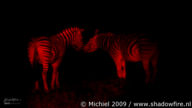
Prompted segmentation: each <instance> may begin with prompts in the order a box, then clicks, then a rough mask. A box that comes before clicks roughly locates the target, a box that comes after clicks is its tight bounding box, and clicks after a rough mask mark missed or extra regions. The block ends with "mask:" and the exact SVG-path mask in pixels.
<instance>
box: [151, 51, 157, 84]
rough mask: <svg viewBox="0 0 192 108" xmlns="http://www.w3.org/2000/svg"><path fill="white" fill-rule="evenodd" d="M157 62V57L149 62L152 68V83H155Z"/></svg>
mask: <svg viewBox="0 0 192 108" xmlns="http://www.w3.org/2000/svg"><path fill="white" fill-rule="evenodd" d="M157 61H158V56H157V55H156V56H154V57H153V58H152V60H151V63H152V67H153V74H152V82H154V81H155V78H156V75H157V63H158V62H157Z"/></svg>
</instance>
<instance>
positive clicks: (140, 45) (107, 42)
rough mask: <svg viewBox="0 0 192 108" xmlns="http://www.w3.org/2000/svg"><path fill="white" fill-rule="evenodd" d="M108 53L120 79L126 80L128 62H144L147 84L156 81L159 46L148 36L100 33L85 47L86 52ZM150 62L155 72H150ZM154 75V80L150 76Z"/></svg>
mask: <svg viewBox="0 0 192 108" xmlns="http://www.w3.org/2000/svg"><path fill="white" fill-rule="evenodd" d="M99 48H101V49H103V50H104V51H106V52H108V53H109V55H110V56H111V57H112V59H113V60H114V62H115V64H116V69H117V75H118V77H119V78H126V70H125V69H126V67H125V66H126V65H125V63H126V61H130V62H142V64H143V68H144V70H145V73H146V80H145V81H146V83H148V82H149V80H150V79H152V80H154V78H155V76H156V72H157V58H158V56H157V55H158V49H157V44H156V43H155V42H152V41H151V40H150V39H149V38H147V35H146V36H145V35H144V34H141V35H136V34H130V35H116V34H113V33H100V34H96V35H95V36H93V37H92V38H91V39H90V40H89V41H88V43H87V44H86V45H85V46H84V51H85V52H88V53H90V52H94V51H96V50H97V49H99ZM150 62H151V63H152V67H153V71H150V68H149V67H150V66H149V64H150ZM150 74H153V75H152V78H151V76H150Z"/></svg>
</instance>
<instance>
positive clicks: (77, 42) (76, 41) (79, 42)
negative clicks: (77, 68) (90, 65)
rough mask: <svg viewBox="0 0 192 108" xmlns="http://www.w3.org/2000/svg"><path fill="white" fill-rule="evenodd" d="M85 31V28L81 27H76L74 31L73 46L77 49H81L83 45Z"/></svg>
mask: <svg viewBox="0 0 192 108" xmlns="http://www.w3.org/2000/svg"><path fill="white" fill-rule="evenodd" d="M83 31H84V29H80V28H76V29H75V31H74V37H73V41H72V47H73V48H74V49H75V50H77V51H79V50H81V49H82V47H83V36H82V32H83Z"/></svg>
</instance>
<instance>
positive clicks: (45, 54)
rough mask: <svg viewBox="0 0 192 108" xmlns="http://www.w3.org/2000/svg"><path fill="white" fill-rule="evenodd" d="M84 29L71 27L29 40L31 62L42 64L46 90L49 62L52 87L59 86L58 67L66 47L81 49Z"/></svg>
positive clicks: (36, 83) (45, 88) (46, 89)
mask: <svg viewBox="0 0 192 108" xmlns="http://www.w3.org/2000/svg"><path fill="white" fill-rule="evenodd" d="M82 32H83V29H80V28H78V27H71V28H67V29H64V30H63V31H62V32H60V33H58V34H56V35H53V36H51V37H45V36H43V37H39V38H33V39H32V41H31V42H29V46H28V57H29V61H30V64H31V65H32V66H33V64H34V61H37V62H38V63H40V64H42V79H43V85H44V90H45V91H48V90H49V89H48V84H47V71H48V67H49V64H51V66H52V68H53V72H52V73H53V74H52V80H51V88H52V89H54V87H55V84H56V87H59V86H60V85H59V79H58V77H59V73H58V67H59V65H60V63H61V60H62V57H63V56H64V54H65V51H66V48H67V47H68V46H72V47H73V48H75V50H77V51H78V50H80V49H81V48H82V46H83V41H82ZM35 86H36V89H38V86H39V82H38V81H36V82H35Z"/></svg>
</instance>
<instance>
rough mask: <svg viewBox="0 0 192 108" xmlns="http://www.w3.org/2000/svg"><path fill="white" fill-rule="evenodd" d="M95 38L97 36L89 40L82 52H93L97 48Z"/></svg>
mask: <svg viewBox="0 0 192 108" xmlns="http://www.w3.org/2000/svg"><path fill="white" fill-rule="evenodd" d="M97 37H98V35H95V36H93V37H92V38H91V39H89V41H88V43H87V44H86V45H85V46H84V48H83V50H84V52H87V53H91V52H95V51H96V50H97V49H98V48H99V47H98V44H97Z"/></svg>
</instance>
